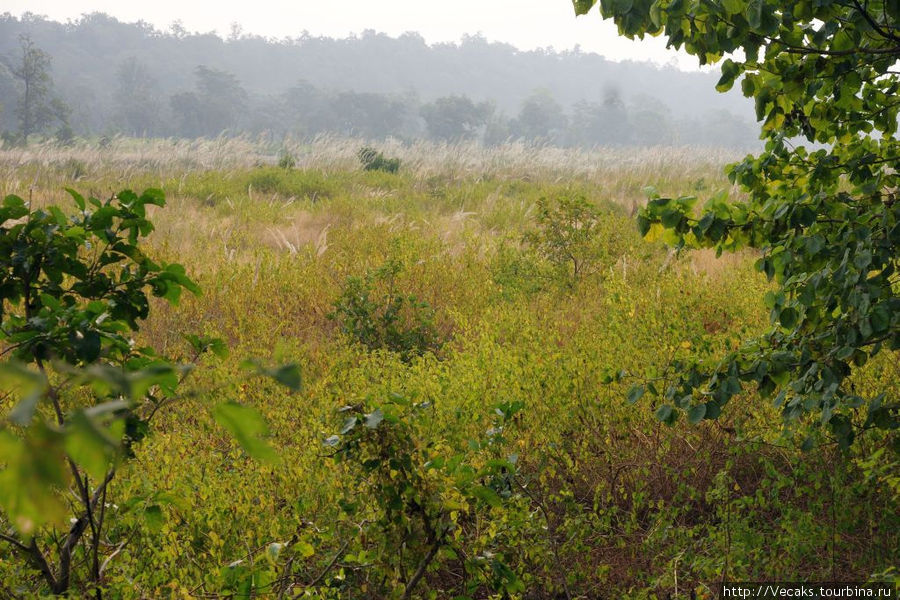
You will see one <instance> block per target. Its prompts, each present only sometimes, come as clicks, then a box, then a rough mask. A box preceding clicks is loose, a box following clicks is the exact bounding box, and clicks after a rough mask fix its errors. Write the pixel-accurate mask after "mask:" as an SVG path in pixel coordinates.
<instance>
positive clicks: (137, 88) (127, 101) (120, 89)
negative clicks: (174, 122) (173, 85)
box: [113, 57, 161, 135]
mask: <svg viewBox="0 0 900 600" xmlns="http://www.w3.org/2000/svg"><path fill="white" fill-rule="evenodd" d="M157 89H158V85H157V81H156V80H155V79H154V77H153V76H152V75H151V74H150V70H149V69H148V68H147V67H146V65H144V64H143V63H142V62H140V61H138V60H137V59H136V58H134V57H130V58H128V59H126V60H125V61H123V62H122V64H120V65H119V68H118V70H117V71H116V91H115V94H114V97H113V98H114V101H115V104H116V116H117V120H118V121H119V123H120V125H121V127H122V128H123V129H124V130H125V131H126V132H127V133H129V134H131V135H143V134H147V133H151V132H153V131H155V130H156V129H157V127H158V125H159V118H160V111H161V106H160V100H159V93H158V92H157Z"/></svg>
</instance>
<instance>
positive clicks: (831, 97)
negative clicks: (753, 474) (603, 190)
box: [574, 0, 900, 464]
mask: <svg viewBox="0 0 900 600" xmlns="http://www.w3.org/2000/svg"><path fill="white" fill-rule="evenodd" d="M595 3H596V2H595V1H594V0H575V2H574V4H575V10H576V12H577V13H585V12H588V11H589V10H590V9H591V7H592V6H593V5H594V4H595ZM600 11H601V14H602V15H603V16H604V17H607V18H612V19H614V20H615V22H616V23H617V25H618V26H619V31H620V33H622V34H624V35H627V36H629V37H635V36H641V37H642V36H643V35H645V34H651V35H656V34H660V33H662V34H663V35H665V36H666V37H667V38H668V42H669V44H670V45H672V46H675V47H683V48H684V49H685V50H686V51H688V52H689V53H691V54H693V55H695V56H697V57H698V59H699V62H700V64H706V63H710V62H717V61H718V60H720V59H721V58H722V57H723V56H728V57H730V58H726V59H725V60H724V61H723V63H722V77H721V79H720V81H719V85H718V86H717V88H718V89H719V90H720V91H726V90H728V89H730V88H731V87H732V85H734V83H735V82H736V81H737V80H738V79H740V80H741V89H742V91H743V93H744V95H745V96H747V97H750V98H753V99H754V101H755V104H756V116H757V119H758V120H759V121H761V122H762V123H763V125H762V131H763V137H764V138H765V139H766V148H765V151H764V152H763V153H762V154H761V155H759V156H748V157H747V158H746V159H744V160H743V161H742V162H740V163H737V164H734V165H731V166H729V167H728V177H729V179H730V181H731V182H732V183H734V184H736V185H738V186H740V188H741V190H742V191H743V192H745V193H746V195H747V198H746V200H744V201H740V202H732V201H729V199H728V198H726V197H725V196H724V195H718V196H716V195H713V196H712V197H711V198H710V199H709V201H708V202H707V203H706V205H705V206H704V208H703V210H702V211H699V213H697V212H695V210H694V206H695V204H696V200H697V199H696V198H695V197H693V196H688V197H679V198H669V197H663V196H659V195H655V196H654V197H653V198H652V199H651V201H650V203H649V204H648V206H647V210H646V211H644V212H643V213H642V214H641V216H640V217H639V220H638V222H639V226H640V228H641V232H642V233H643V234H644V235H656V234H658V233H659V232H660V231H664V233H663V234H662V235H664V237H665V239H666V240H667V241H669V242H670V243H672V244H673V245H675V246H676V247H678V248H683V247H703V248H715V250H716V253H717V254H721V253H722V252H723V251H734V250H737V249H740V248H754V249H758V250H759V251H760V255H759V257H758V259H757V261H756V269H757V270H758V271H760V272H762V273H764V274H765V276H766V277H767V278H768V279H769V280H774V282H775V283H776V286H775V287H774V288H773V289H772V290H771V291H770V292H769V293H768V294H767V295H766V299H765V301H766V306H767V307H768V308H769V309H770V311H771V312H770V321H771V327H770V328H769V330H767V331H766V332H765V333H764V334H763V335H761V336H759V337H756V338H752V339H751V340H749V341H747V342H746V343H744V344H743V345H741V347H739V348H736V349H734V350H733V351H731V352H728V353H727V354H725V355H724V356H716V357H714V358H713V360H697V359H694V358H692V359H689V360H686V361H685V360H677V361H674V362H672V363H670V364H668V365H664V366H665V368H666V373H665V374H664V375H663V376H662V377H659V378H657V377H648V379H650V380H652V381H653V383H654V385H653V387H652V388H650V387H649V386H648V387H647V389H648V390H650V391H651V392H653V394H654V395H655V396H658V397H661V398H663V399H664V400H665V401H666V402H667V404H666V405H664V406H663V407H661V408H660V411H659V416H660V418H661V419H663V420H665V421H667V422H672V421H673V420H674V419H675V418H677V416H678V412H676V411H675V410H674V409H673V405H674V406H675V407H678V408H681V409H683V410H684V411H686V412H687V416H688V419H690V420H691V421H692V422H697V421H699V420H702V419H716V418H718V417H719V415H720V414H722V412H723V409H724V407H725V405H726V404H728V403H729V401H730V400H731V398H733V397H735V396H736V395H738V394H740V393H741V391H742V390H743V388H744V386H745V385H747V384H750V385H754V387H755V388H756V391H757V393H758V394H759V395H760V397H761V398H763V399H767V400H770V401H771V402H772V403H773V404H774V405H775V406H776V407H778V408H779V409H780V410H781V414H782V417H783V418H784V420H785V421H786V422H787V423H788V424H791V425H794V424H800V426H799V427H798V428H800V429H803V428H804V426H805V425H810V424H811V425H813V427H811V428H810V429H809V431H808V434H809V436H810V437H809V438H808V440H807V443H808V444H814V443H816V442H817V441H823V440H834V441H836V442H837V443H838V444H839V445H841V446H842V447H846V446H848V445H850V444H851V443H853V441H854V439H855V438H856V437H857V436H858V435H859V434H860V433H861V432H863V431H866V430H869V429H879V430H882V431H883V436H882V437H881V438H880V439H881V440H882V442H881V443H882V444H883V445H884V446H885V447H890V446H893V449H894V451H897V450H900V437H897V436H896V435H895V432H896V430H897V429H898V428H900V403H898V400H897V398H896V397H892V396H891V394H890V393H889V392H887V391H886V390H883V389H878V388H875V389H871V390H867V391H863V390H861V389H859V388H858V387H857V386H856V383H855V380H854V377H853V374H854V371H855V370H856V369H858V368H859V367H861V366H863V365H865V364H866V363H867V362H869V361H871V360H873V359H874V358H876V357H877V356H878V355H879V354H880V353H881V352H885V351H886V352H888V353H893V352H895V351H897V350H900V271H898V267H900V253H898V246H900V203H898V202H897V189H898V186H900V174H898V172H897V169H896V165H897V159H898V154H900V143H898V140H897V139H896V137H895V136H896V133H897V125H898V117H900V103H897V102H895V101H894V100H893V99H894V97H895V95H896V93H897V91H898V90H900V76H898V73H897V71H896V68H895V66H896V64H897V61H898V59H900V43H898V42H900V35H898V31H900V10H898V6H897V4H896V3H893V2H866V3H865V4H861V3H859V2H851V3H844V2H839V1H830V0H829V1H825V2H814V3H809V2H800V3H797V4H793V5H791V6H790V7H789V8H787V7H783V6H782V5H781V4H779V3H776V2H768V1H766V0H751V1H750V2H743V1H734V2H732V1H721V2H716V1H713V2H705V3H683V2H673V3H670V4H665V3H661V2H654V3H652V4H650V3H643V4H639V3H634V4H633V3H632V2H603V3H601V4H600ZM804 141H805V142H809V143H815V144H820V145H824V147H822V148H820V149H815V150H810V149H807V148H806V147H804V146H803V145H802V143H803V142H804ZM892 464H893V463H892Z"/></svg>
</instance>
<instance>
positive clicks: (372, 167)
mask: <svg viewBox="0 0 900 600" xmlns="http://www.w3.org/2000/svg"><path fill="white" fill-rule="evenodd" d="M356 156H357V157H359V162H361V163H362V166H363V169H365V170H366V171H384V172H385V173H396V172H397V171H399V170H400V159H399V158H385V157H384V154H382V153H381V152H378V151H377V150H375V149H374V148H369V147H368V146H366V147H364V148H360V150H359V152H357V153H356Z"/></svg>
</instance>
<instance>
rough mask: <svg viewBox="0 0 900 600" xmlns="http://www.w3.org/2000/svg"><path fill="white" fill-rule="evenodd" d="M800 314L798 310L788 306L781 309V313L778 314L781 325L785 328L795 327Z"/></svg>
mask: <svg viewBox="0 0 900 600" xmlns="http://www.w3.org/2000/svg"><path fill="white" fill-rule="evenodd" d="M799 316H800V315H799V314H798V313H797V310H796V309H794V308H792V307H790V306H788V307H787V308H784V309H782V310H781V314H779V315H778V320H779V321H780V322H781V326H782V327H784V328H785V329H793V327H794V326H795V325H796V324H797V319H798V318H799Z"/></svg>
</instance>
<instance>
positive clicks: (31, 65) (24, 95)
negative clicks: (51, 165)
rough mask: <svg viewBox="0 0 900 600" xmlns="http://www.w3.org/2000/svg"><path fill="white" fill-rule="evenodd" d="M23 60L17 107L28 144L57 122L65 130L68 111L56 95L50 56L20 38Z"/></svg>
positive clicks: (17, 70)
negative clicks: (36, 135)
mask: <svg viewBox="0 0 900 600" xmlns="http://www.w3.org/2000/svg"><path fill="white" fill-rule="evenodd" d="M19 44H20V46H21V48H20V51H21V60H20V61H19V62H18V64H17V65H15V66H14V67H13V69H12V74H13V75H14V76H15V77H16V78H17V79H18V80H19V81H20V82H21V92H20V94H19V99H18V103H17V104H16V115H17V116H18V118H19V132H20V133H21V134H22V137H23V138H24V139H25V140H26V141H27V140H28V136H29V135H31V134H32V133H40V132H42V131H44V130H45V129H46V128H47V127H49V126H50V125H52V124H53V123H54V122H56V121H59V122H60V123H62V124H63V126H65V124H66V117H67V114H68V110H69V109H68V108H67V107H66V105H65V104H64V103H63V102H62V100H60V99H59V98H58V97H56V96H55V95H54V93H53V80H52V79H51V77H50V63H51V60H50V55H49V54H47V53H46V52H44V51H43V50H41V49H40V48H38V47H36V46H35V45H34V42H33V41H31V38H30V37H28V36H26V35H22V36H20V37H19Z"/></svg>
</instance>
